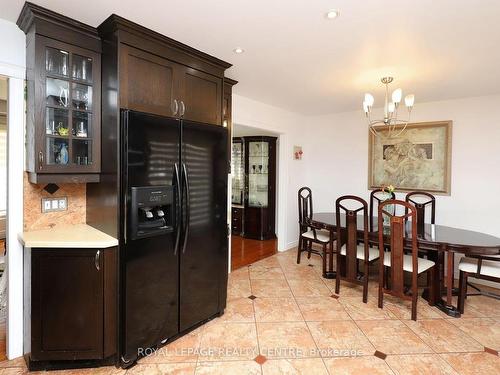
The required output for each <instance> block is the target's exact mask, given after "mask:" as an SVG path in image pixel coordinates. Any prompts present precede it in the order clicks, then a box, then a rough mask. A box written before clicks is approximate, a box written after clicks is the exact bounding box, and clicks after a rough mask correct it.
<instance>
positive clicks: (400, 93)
mask: <svg viewBox="0 0 500 375" xmlns="http://www.w3.org/2000/svg"><path fill="white" fill-rule="evenodd" d="M402 96H403V90H401V89H396V90H394V91H393V92H392V101H393V102H394V103H395V104H399V103H400V102H401V97H402Z"/></svg>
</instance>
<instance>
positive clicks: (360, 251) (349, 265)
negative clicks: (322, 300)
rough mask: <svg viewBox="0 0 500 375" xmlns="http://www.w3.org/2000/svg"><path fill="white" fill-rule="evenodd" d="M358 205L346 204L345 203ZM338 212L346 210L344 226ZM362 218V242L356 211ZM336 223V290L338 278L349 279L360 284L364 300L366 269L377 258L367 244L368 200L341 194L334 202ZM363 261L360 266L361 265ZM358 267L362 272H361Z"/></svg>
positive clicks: (338, 287)
mask: <svg viewBox="0 0 500 375" xmlns="http://www.w3.org/2000/svg"><path fill="white" fill-rule="evenodd" d="M347 205H349V206H355V207H357V208H355V209H353V208H347V207H346V206H347ZM341 213H344V214H345V226H344V227H342V225H340V223H341ZM360 213H361V214H362V215H363V216H362V217H363V218H362V220H363V242H362V243H359V244H358V235H357V232H358V214H360ZM335 215H336V223H337V235H336V238H337V275H336V279H335V293H336V294H339V291H340V281H341V280H343V281H348V282H350V283H353V284H358V285H362V286H363V302H364V303H366V302H367V299H368V275H369V273H368V270H369V265H370V263H372V262H374V261H376V260H377V259H378V258H379V254H378V249H375V248H372V247H369V246H368V245H369V244H368V204H367V203H366V201H365V200H364V199H362V198H359V197H356V196H354V195H344V196H342V197H340V198H338V199H337V201H336V202H335ZM361 265H362V266H361ZM360 269H362V272H363V274H362V275H360Z"/></svg>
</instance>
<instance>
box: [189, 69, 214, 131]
mask: <svg viewBox="0 0 500 375" xmlns="http://www.w3.org/2000/svg"><path fill="white" fill-rule="evenodd" d="M181 81H182V91H183V95H182V98H183V99H182V100H183V101H184V104H185V106H186V112H185V114H184V118H185V119H186V120H192V121H196V122H201V123H205V124H213V125H222V79H221V78H218V77H215V76H212V75H210V74H207V73H203V72H200V71H199V70H195V69H192V68H187V67H184V68H183V77H182V79H181Z"/></svg>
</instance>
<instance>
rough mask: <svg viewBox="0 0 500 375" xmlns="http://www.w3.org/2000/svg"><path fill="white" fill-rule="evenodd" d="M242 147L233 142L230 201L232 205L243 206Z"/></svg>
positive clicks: (243, 167)
mask: <svg viewBox="0 0 500 375" xmlns="http://www.w3.org/2000/svg"><path fill="white" fill-rule="evenodd" d="M243 150H244V147H243V143H242V142H234V143H233V148H232V153H231V176H232V193H231V201H232V203H233V204H240V205H241V204H243V196H244V191H245V159H244V151H243Z"/></svg>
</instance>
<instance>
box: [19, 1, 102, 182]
mask: <svg viewBox="0 0 500 375" xmlns="http://www.w3.org/2000/svg"><path fill="white" fill-rule="evenodd" d="M17 23H18V25H19V27H20V28H21V29H22V30H23V31H24V32H25V33H26V66H27V126H26V139H27V146H26V164H27V171H28V172H29V180H30V182H32V183H48V182H98V181H99V173H100V165H101V145H100V133H101V131H100V129H101V125H100V119H101V112H100V108H101V41H100V38H99V36H98V34H97V30H96V29H94V28H92V27H90V26H88V25H85V24H82V23H80V22H77V21H75V20H72V19H70V18H67V17H65V16H62V15H60V14H56V13H54V12H51V11H49V10H47V9H45V8H42V7H39V6H37V5H35V4H31V3H26V4H25V5H24V8H23V10H22V12H21V15H20V16H19V19H18V22H17Z"/></svg>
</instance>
